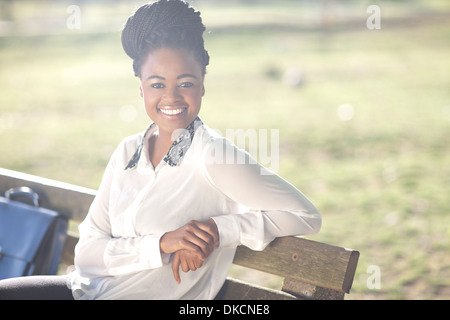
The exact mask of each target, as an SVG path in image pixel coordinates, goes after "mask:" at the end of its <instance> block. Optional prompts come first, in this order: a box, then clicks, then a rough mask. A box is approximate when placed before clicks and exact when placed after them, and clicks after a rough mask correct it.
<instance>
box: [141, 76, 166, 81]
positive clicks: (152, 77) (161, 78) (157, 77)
mask: <svg viewBox="0 0 450 320" xmlns="http://www.w3.org/2000/svg"><path fill="white" fill-rule="evenodd" d="M151 79H160V80H166V78H164V77H161V76H149V77H148V78H147V80H145V81H148V80H151Z"/></svg>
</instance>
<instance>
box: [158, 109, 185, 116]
mask: <svg viewBox="0 0 450 320" xmlns="http://www.w3.org/2000/svg"><path fill="white" fill-rule="evenodd" d="M159 110H160V111H161V112H162V113H163V114H166V115H168V116H174V115H177V114H180V113H182V112H183V111H184V110H186V109H159Z"/></svg>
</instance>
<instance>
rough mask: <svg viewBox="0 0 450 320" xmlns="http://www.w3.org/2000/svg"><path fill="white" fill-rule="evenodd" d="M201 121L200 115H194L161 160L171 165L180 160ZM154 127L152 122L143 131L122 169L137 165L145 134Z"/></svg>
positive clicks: (154, 124)
mask: <svg viewBox="0 0 450 320" xmlns="http://www.w3.org/2000/svg"><path fill="white" fill-rule="evenodd" d="M202 125H203V122H202V120H201V119H200V117H198V116H197V117H196V118H195V119H194V121H192V122H191V124H189V125H188V126H187V127H186V129H184V130H182V131H181V133H180V134H179V135H178V137H177V138H176V139H175V141H174V142H173V143H172V145H171V146H170V149H169V151H168V152H167V154H166V155H165V156H164V158H163V161H164V162H165V163H167V164H168V165H169V166H171V167H175V166H177V165H178V164H179V163H180V162H181V160H183V157H184V156H185V154H186V152H187V151H188V150H189V148H190V146H191V144H192V140H193V138H194V134H195V131H196V130H197V128H198V127H200V126H202ZM155 129H156V123H152V124H151V125H150V126H149V127H148V128H147V130H146V131H145V133H144V136H143V137H142V140H141V142H140V144H139V146H138V147H137V149H136V152H135V153H134V155H133V156H132V157H131V159H130V161H129V162H128V165H127V166H126V167H125V169H124V170H128V169H133V168H135V167H136V166H137V164H138V162H139V159H140V157H141V153H142V149H143V147H144V141H145V138H146V137H147V135H148V134H149V133H150V132H153V131H154V130H155Z"/></svg>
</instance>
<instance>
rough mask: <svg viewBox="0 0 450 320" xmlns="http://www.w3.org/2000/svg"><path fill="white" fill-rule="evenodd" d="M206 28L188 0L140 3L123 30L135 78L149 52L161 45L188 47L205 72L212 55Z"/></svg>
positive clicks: (138, 75) (123, 44)
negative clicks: (141, 4)
mask: <svg viewBox="0 0 450 320" xmlns="http://www.w3.org/2000/svg"><path fill="white" fill-rule="evenodd" d="M204 31H205V26H204V25H203V23H202V19H201V17H200V12H198V11H195V10H194V9H193V8H191V7H189V4H187V3H186V2H185V1H181V0H159V1H156V2H153V3H148V4H145V5H143V6H141V7H140V8H139V9H138V10H137V11H136V12H135V13H134V14H133V15H132V16H131V17H129V18H128V21H127V22H126V24H125V27H124V29H123V30H122V46H123V49H124V50H125V52H126V54H127V55H128V56H129V57H130V58H131V59H133V69H134V74H135V76H136V77H140V72H141V66H142V64H143V63H144V62H145V59H146V57H147V55H148V54H149V53H150V52H152V51H154V50H156V49H160V48H162V47H170V48H185V49H187V50H189V51H190V52H192V53H193V54H194V57H195V59H196V60H197V62H199V64H200V66H201V68H202V71H203V74H205V73H206V66H207V65H208V64H209V55H208V52H207V51H206V50H205V47H204V40H203V32H204Z"/></svg>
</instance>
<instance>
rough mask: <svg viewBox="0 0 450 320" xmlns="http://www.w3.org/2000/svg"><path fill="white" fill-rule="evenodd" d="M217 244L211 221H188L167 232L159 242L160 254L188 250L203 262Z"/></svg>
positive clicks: (214, 229) (216, 235) (215, 229)
mask: <svg viewBox="0 0 450 320" xmlns="http://www.w3.org/2000/svg"><path fill="white" fill-rule="evenodd" d="M211 221H212V223H211ZM217 244H218V232H217V227H216V225H215V223H214V220H212V219H210V220H209V221H208V222H206V223H203V222H199V221H190V222H189V223H188V224H186V225H184V226H183V227H181V228H179V229H177V230H174V231H171V232H167V233H166V234H164V235H163V236H162V237H161V240H160V247H161V252H164V253H174V252H176V251H178V250H189V251H192V252H193V253H195V254H196V255H197V256H199V257H200V258H201V259H203V260H204V259H206V258H207V257H208V256H209V255H210V254H211V253H212V252H213V250H214V247H215V246H216V245H217Z"/></svg>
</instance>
